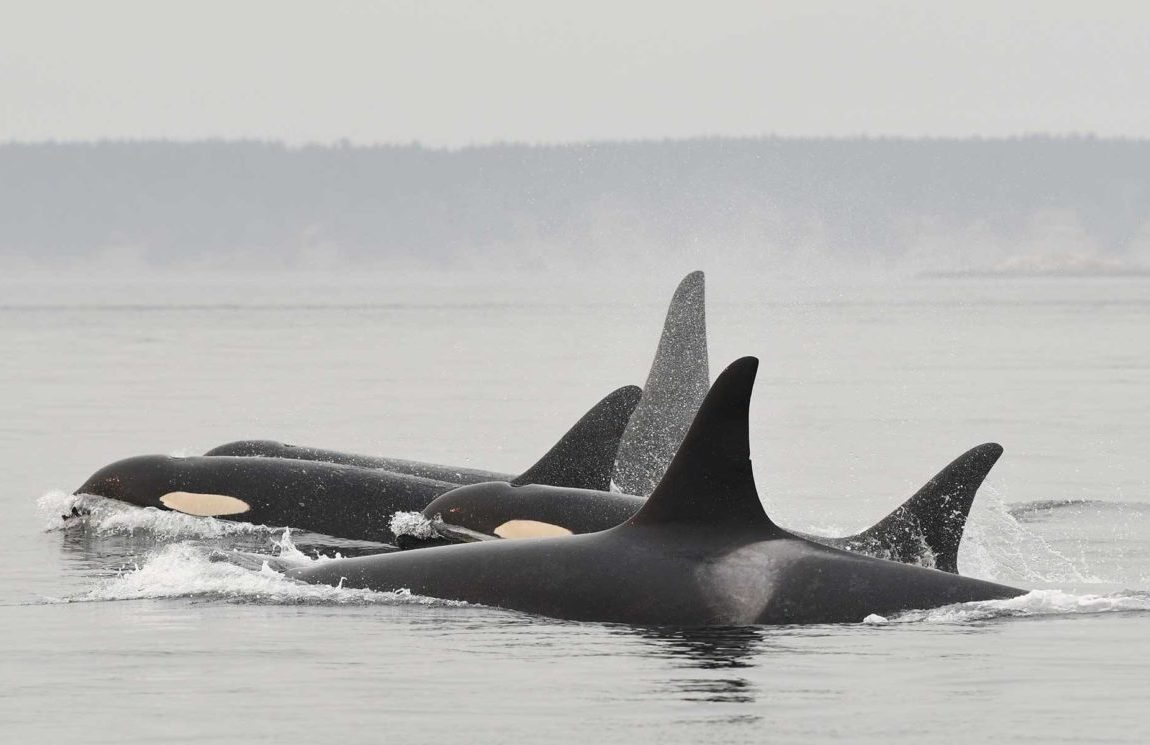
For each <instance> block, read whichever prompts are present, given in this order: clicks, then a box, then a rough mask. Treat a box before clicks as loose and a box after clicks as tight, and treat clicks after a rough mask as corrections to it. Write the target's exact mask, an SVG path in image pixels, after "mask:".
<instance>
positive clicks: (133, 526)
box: [36, 491, 283, 539]
mask: <svg viewBox="0 0 1150 745" xmlns="http://www.w3.org/2000/svg"><path fill="white" fill-rule="evenodd" d="M36 506H37V508H38V509H39V511H40V514H41V515H42V516H43V518H44V521H45V526H44V527H45V529H46V530H64V529H68V528H71V527H73V526H76V525H82V526H84V527H85V528H86V529H87V530H90V531H92V532H94V533H95V534H97V535H126V534H135V533H148V534H151V535H153V536H155V537H157V538H163V539H174V538H202V539H212V538H225V537H229V536H255V537H259V536H269V537H270V536H274V535H278V534H279V533H281V532H282V531H283V529H282V528H269V527H267V526H265V525H255V524H252V523H244V522H233V521H230V520H217V519H215V518H211V517H196V516H194V515H185V514H183V513H182V512H172V511H168V510H160V509H156V508H155V507H137V506H135V505H129V504H124V503H123V502H117V501H116V500H114V499H106V498H104V497H97V496H93V495H90V494H69V493H67V492H63V491H50V492H48V493H47V494H45V495H44V496H42V497H40V499H38V500H37V502H36Z"/></svg>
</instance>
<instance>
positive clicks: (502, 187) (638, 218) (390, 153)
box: [0, 136, 1150, 270]
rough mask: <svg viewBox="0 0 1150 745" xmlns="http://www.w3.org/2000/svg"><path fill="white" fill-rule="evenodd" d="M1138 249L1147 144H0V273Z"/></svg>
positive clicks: (1149, 169)
mask: <svg viewBox="0 0 1150 745" xmlns="http://www.w3.org/2000/svg"><path fill="white" fill-rule="evenodd" d="M1148 231H1150V141H1144V140H1126V139H1100V138H1094V137H1089V136H1075V137H1050V136H1029V137H1020V138H1004V139H902V138H886V137H882V138H879V137H866V138H850V139H798V138H783V137H764V138H699V139H692V140H661V141H626V142H599V143H586V144H572V145H519V144H497V145H486V146H475V147H467V148H461V149H450V150H449V149H434V148H427V147H422V146H419V145H417V144H411V145H379V146H377V145H372V146H359V145H349V144H346V143H343V144H336V145H331V146H318V145H307V146H287V145H283V144H279V143H272V142H255V141H237V142H232V141H203V142H186V143H184V142H165V141H143V142H137V141H117V142H96V143H34V144H4V145H0V257H8V258H9V259H13V258H15V259H21V260H24V261H26V262H33V263H43V264H47V265H67V264H69V263H72V262H81V261H85V260H87V261H91V260H92V259H93V257H96V258H98V257H100V256H105V255H117V252H121V253H125V252H126V254H127V255H130V256H132V257H134V258H135V259H136V260H138V261H141V262H143V263H144V264H146V265H147V266H152V267H166V266H186V265H194V264H198V263H201V262H207V263H209V264H215V265H219V266H226V265H227V263H228V262H229V261H230V260H231V259H232V258H233V257H236V256H243V257H249V258H251V259H252V260H254V261H257V262H265V263H266V264H267V265H271V266H284V267H292V266H295V265H296V264H298V263H299V262H300V261H303V260H307V259H308V258H309V257H311V259H313V260H314V259H316V258H317V257H318V259H319V260H323V261H337V262H353V263H355V264H357V265H363V264H366V265H373V266H383V267H387V266H402V267H427V268H437V267H444V266H447V267H462V268H467V267H470V266H474V265H476V264H478V263H491V262H495V263H497V264H505V265H507V266H511V267H518V268H523V269H528V270H530V269H532V268H540V267H546V266H551V265H554V264H555V263H556V262H559V263H569V264H578V263H580V262H584V261H587V260H589V259H590V260H601V261H611V262H627V261H650V260H652V259H655V260H658V259H660V258H675V257H683V256H687V257H693V256H697V255H702V256H706V255H709V254H714V253H715V252H723V253H727V254H734V255H738V256H741V257H750V258H755V257H762V258H766V259H770V260H774V261H793V262H801V261H803V260H804V259H806V258H809V257H812V256H818V257H820V258H821V259H822V260H830V261H834V262H840V263H845V264H852V263H858V264H874V263H880V264H884V263H885V264H898V263H899V262H905V261H910V260H912V259H913V260H915V261H918V262H921V263H923V264H924V266H926V267H927V268H940V269H951V268H956V267H958V268H963V267H967V268H969V267H974V266H980V265H984V264H988V263H990V264H993V263H994V262H995V261H1000V260H1002V258H1003V256H1004V255H1005V254H1004V253H1003V252H1007V253H1009V252H1010V251H1016V252H1017V251H1019V250H1042V247H1043V246H1045V245H1047V244H1049V245H1050V250H1052V251H1053V250H1073V251H1079V252H1087V253H1092V254H1093V255H1097V256H1102V257H1110V258H1115V259H1123V258H1129V257H1136V258H1137V257H1143V258H1145V256H1146V255H1147V254H1150V232H1148ZM1064 244H1065V245H1064ZM1020 247H1021V248H1020Z"/></svg>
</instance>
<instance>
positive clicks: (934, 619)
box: [864, 590, 1150, 623]
mask: <svg viewBox="0 0 1150 745" xmlns="http://www.w3.org/2000/svg"><path fill="white" fill-rule="evenodd" d="M1132 611H1150V593H1143V592H1120V593H1113V594H1109V595H1075V594H1073V593H1069V592H1065V591H1063V590H1032V591H1030V592H1028V593H1026V594H1025V595H1020V596H1018V597H1016V598H1009V599H1006V600H984V601H979V602H974V603H959V604H957V605H947V606H943V607H941V608H933V609H931V610H916V611H908V612H906V613H900V614H899V615H897V616H895V617H893V618H891V619H890V621H891V622H892V623H970V622H973V621H986V620H990V619H994V618H1011V617H1019V616H1062V615H1076V614H1082V613H1115V612H1132ZM864 623H865V621H864Z"/></svg>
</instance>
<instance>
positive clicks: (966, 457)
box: [849, 442, 1002, 574]
mask: <svg viewBox="0 0 1150 745" xmlns="http://www.w3.org/2000/svg"><path fill="white" fill-rule="evenodd" d="M1001 455H1002V446H1001V445H999V444H997V443H993V442H988V443H986V444H984V445H979V446H978V447H975V448H971V449H970V450H968V451H966V452H965V453H963V454H962V455H960V456H958V457H957V458H955V459H954V460H953V461H952V462H951V463H950V465H948V466H947V467H946V468H944V469H942V470H941V471H939V472H938V474H937V475H935V477H934V478H932V479H931V480H930V481H928V482H927V483H926V485H924V486H923V487H922V488H921V489H919V490H918V491H917V492H916V493H915V494H914V496H912V497H911V498H910V499H908V500H906V501H905V502H903V503H902V504H901V505H899V507H898V509H896V510H895V511H894V512H892V513H890V514H889V515H887V516H886V517H884V518H883V519H882V520H880V521H879V522H878V523H877V524H875V525H874V527H872V528H869V529H868V530H865V531H863V532H862V533H859V534H858V535H857V536H853V537H852V538H851V539H849V540H863V541H868V542H871V543H876V544H878V545H881V546H882V547H883V548H884V550H887V551H889V552H890V554H891V558H894V559H897V560H899V561H911V560H913V559H915V558H917V556H918V554H919V553H921V550H922V544H924V543H925V544H926V548H929V549H930V551H931V553H933V554H934V566H935V568H936V569H941V570H943V571H946V572H953V573H955V574H957V573H958V546H959V543H961V542H962V532H963V529H964V528H965V527H966V518H967V515H969V514H970V507H971V505H972V504H973V503H974V495H975V494H976V493H977V492H978V487H980V486H981V485H982V482H983V480H984V479H986V475H987V474H988V473H990V469H991V468H993V467H994V464H995V463H996V462H997V461H998V458H999V456H1001Z"/></svg>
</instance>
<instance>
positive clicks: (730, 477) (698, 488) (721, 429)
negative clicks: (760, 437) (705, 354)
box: [624, 357, 777, 530]
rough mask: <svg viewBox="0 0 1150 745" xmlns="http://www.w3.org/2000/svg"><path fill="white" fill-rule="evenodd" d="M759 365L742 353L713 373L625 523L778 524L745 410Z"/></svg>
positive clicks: (633, 524) (754, 525) (770, 526)
mask: <svg viewBox="0 0 1150 745" xmlns="http://www.w3.org/2000/svg"><path fill="white" fill-rule="evenodd" d="M758 367H759V361H758V360H757V359H755V358H754V357H743V358H742V359H739V360H735V361H734V362H732V363H731V364H730V366H729V367H727V369H726V370H724V371H723V373H722V374H721V375H719V377H718V378H716V379H715V384H714V385H712V386H711V390H710V392H709V393H707V397H706V398H705V399H703V404H702V406H700V407H699V413H698V414H696V415H695V421H694V422H692V423H691V427H690V429H689V430H687V436H686V437H685V438H684V439H683V444H682V445H681V446H680V447H679V452H677V453H676V454H675V457H674V459H673V460H672V461H671V465H670V466H668V467H667V473H666V474H664V476H663V479H662V480H661V481H660V482H659V485H658V486H656V487H655V491H654V492H653V493H652V494H651V496H650V498H648V499H647V501H646V503H644V505H643V507H642V508H641V509H640V510H639V512H638V513H636V514H635V515H634V516H633V517H632V518H631V519H630V520H628V521H627V522H626V523H624V526H635V525H654V524H666V523H688V524H698V525H720V524H732V523H733V524H738V525H740V526H744V527H757V528H760V529H761V528H768V529H776V528H775V526H774V523H772V522H771V520H770V518H768V517H767V513H766V512H764V511H763V503H762V502H761V501H760V500H759V493H758V491H757V490H756V489H755V477H754V474H753V473H752V471H751V457H750V442H749V438H748V421H747V415H748V413H749V411H750V404H751V389H752V388H754V385H755V372H756V371H757V370H758ZM776 530H777V529H776Z"/></svg>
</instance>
